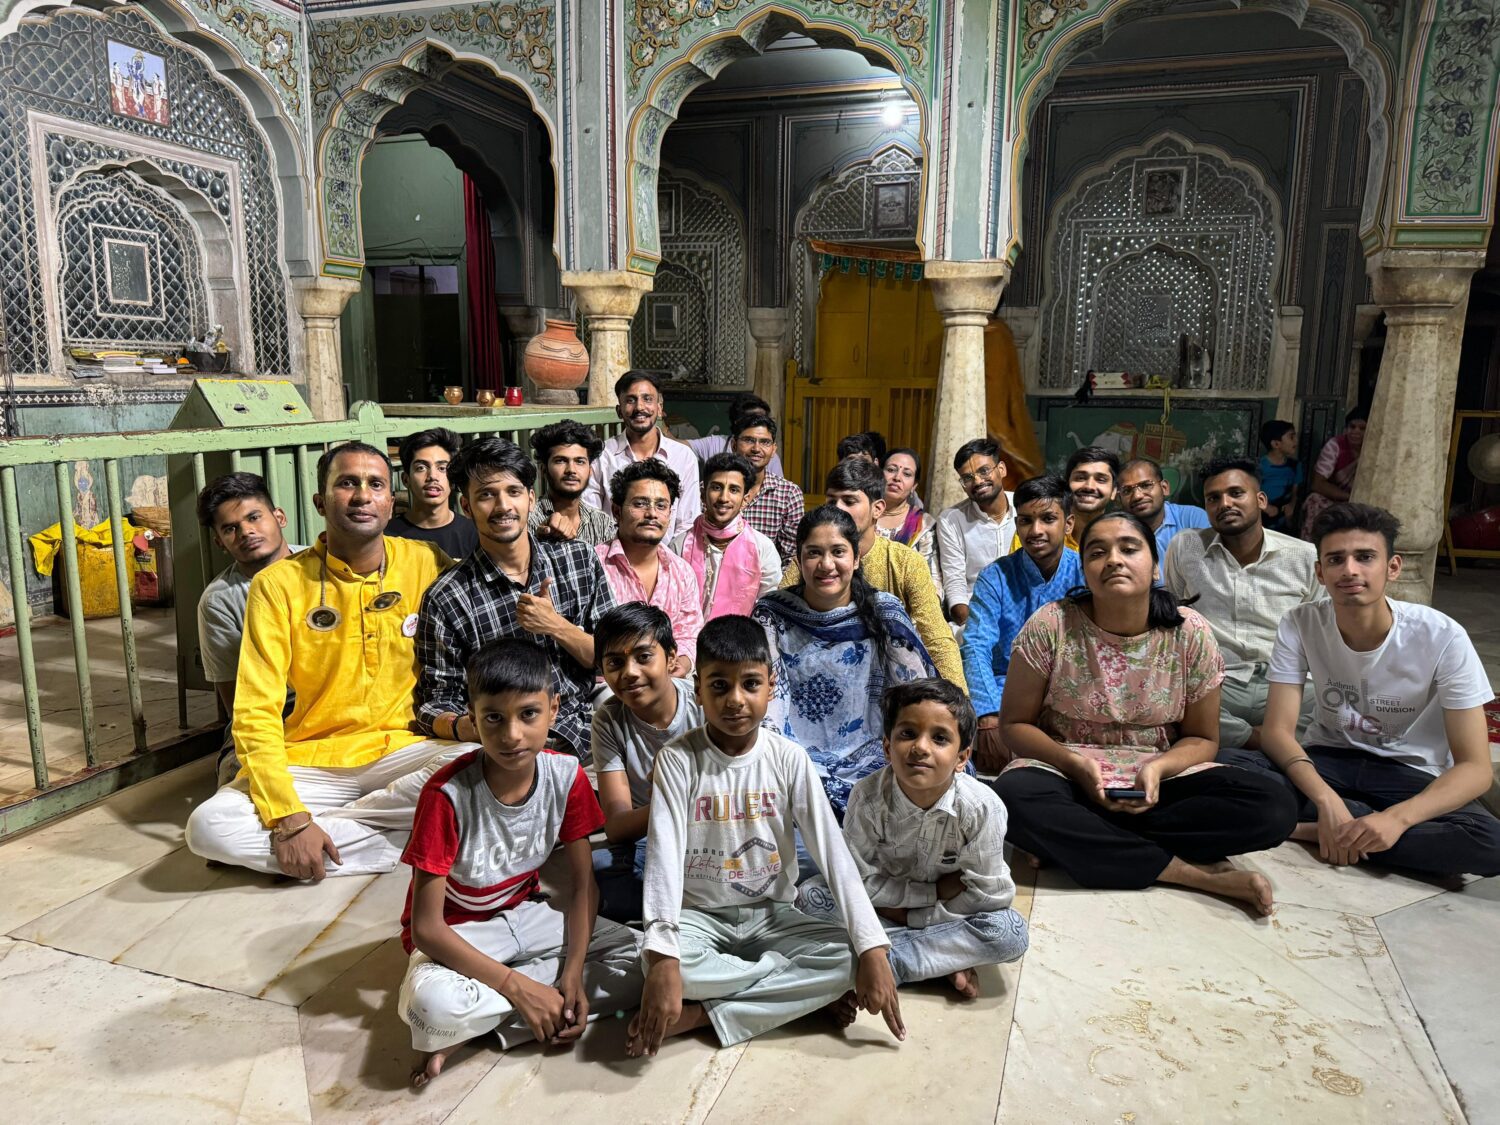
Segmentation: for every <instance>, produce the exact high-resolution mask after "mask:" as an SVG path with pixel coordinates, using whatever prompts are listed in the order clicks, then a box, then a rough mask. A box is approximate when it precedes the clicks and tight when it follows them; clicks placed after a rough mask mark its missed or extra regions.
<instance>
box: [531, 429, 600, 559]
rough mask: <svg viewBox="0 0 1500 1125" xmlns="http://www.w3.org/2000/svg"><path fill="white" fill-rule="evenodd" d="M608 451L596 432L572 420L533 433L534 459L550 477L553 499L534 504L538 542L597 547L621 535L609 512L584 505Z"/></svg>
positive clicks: (533, 527)
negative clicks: (573, 542) (577, 542)
mask: <svg viewBox="0 0 1500 1125" xmlns="http://www.w3.org/2000/svg"><path fill="white" fill-rule="evenodd" d="M603 449H604V443H603V442H602V441H600V440H599V438H598V437H597V436H596V435H595V433H594V431H593V430H591V429H589V428H588V427H587V426H585V425H583V424H582V423H580V422H575V421H573V420H572V419H571V418H569V419H567V420H566V421H562V422H554V423H552V425H550V426H543V427H542V428H541V429H540V430H538V431H537V432H536V433H534V434H532V435H531V452H532V456H534V457H535V458H536V463H537V465H538V467H540V468H541V470H542V474H543V475H544V476H545V477H546V478H547V495H546V496H544V497H542V498H541V499H540V500H538V501H537V502H536V504H534V505H533V506H532V509H531V516H530V517H529V520H528V522H529V525H530V527H531V530H532V532H534V533H535V535H536V537H537V538H538V539H548V540H557V541H562V540H568V539H578V540H581V541H582V542H584V543H587V544H588V545H589V546H590V547H597V546H599V544H601V543H608V542H609V541H610V540H611V539H613V538H614V537H615V521H614V520H613V519H611V518H610V516H609V513H607V512H601V511H600V510H599V509H598V508H594V507H591V506H590V505H588V504H585V503H583V493H584V490H585V489H586V488H588V485H589V472H590V469H589V466H590V465H592V464H593V463H594V462H595V461H597V460H598V459H599V454H600V452H602V451H603Z"/></svg>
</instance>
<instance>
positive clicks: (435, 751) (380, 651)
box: [187, 442, 468, 882]
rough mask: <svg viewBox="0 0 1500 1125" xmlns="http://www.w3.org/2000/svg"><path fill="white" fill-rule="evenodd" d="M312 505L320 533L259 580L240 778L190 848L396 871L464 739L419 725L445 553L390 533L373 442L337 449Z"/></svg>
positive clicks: (197, 819)
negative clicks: (424, 654) (421, 808)
mask: <svg viewBox="0 0 1500 1125" xmlns="http://www.w3.org/2000/svg"><path fill="white" fill-rule="evenodd" d="M313 501H314V503H315V504H316V505H317V509H318V511H319V512H320V513H322V515H323V518H324V521H325V524H326V530H325V531H324V532H323V534H322V535H321V536H319V538H318V542H317V543H316V544H315V545H314V546H313V547H312V548H310V549H309V550H306V551H301V552H299V553H297V554H295V555H293V556H291V557H290V558H285V559H282V560H280V561H279V562H273V563H271V564H270V565H269V566H267V567H266V568H265V569H263V570H261V571H260V572H259V573H257V574H256V575H255V577H254V579H252V581H251V583H250V592H249V595H248V596H247V598H246V603H245V636H244V640H243V641H242V642H241V646H240V655H239V667H238V670H237V673H236V677H235V691H234V718H233V722H232V732H233V736H234V744H235V747H236V749H237V751H238V753H239V757H240V766H241V768H240V774H239V776H238V777H237V778H236V779H235V781H234V782H233V783H232V784H230V785H226V786H224V787H223V788H221V789H220V790H219V791H218V792H217V793H216V794H214V796H213V797H211V798H210V799H209V800H207V801H205V802H204V803H203V804H201V805H199V806H198V808H197V809H195V810H194V812H193V815H192V816H191V817H190V818H189V819H188V824H187V845H188V848H189V849H190V850H191V851H193V852H194V853H195V854H197V855H200V856H203V857H204V858H205V859H209V860H214V861H216V862H219V863H225V864H232V865H235V866H240V867H249V868H252V869H254V870H256V871H264V872H267V873H268V874H281V875H289V876H291V877H292V878H294V879H310V880H312V881H313V882H318V881H320V880H321V879H322V878H323V877H324V876H325V875H365V874H371V873H374V872H380V871H390V870H392V869H394V868H395V866H396V864H397V863H398V862H399V861H400V858H401V852H402V849H403V847H404V846H405V843H406V836H407V832H408V830H409V829H410V827H411V822H412V815H413V812H414V811H415V809H416V802H417V796H418V794H420V792H421V790H422V786H423V784H424V783H425V782H426V780H427V778H428V777H430V776H431V775H432V774H433V773H435V772H436V771H437V770H438V769H439V768H440V767H441V766H442V764H443V763H444V762H446V761H447V760H449V759H451V758H453V757H454V756H456V755H457V754H460V753H462V752H463V751H464V750H466V749H468V747H465V746H461V745H455V744H454V743H453V742H450V741H446V740H437V739H429V738H425V737H424V736H423V735H422V734H420V733H417V732H416V731H415V730H414V729H413V722H414V720H415V713H414V711H413V709H412V689H413V688H414V687H415V686H416V679H417V675H416V658H415V653H414V649H413V636H414V635H415V633H416V623H417V606H418V604H419V603H420V602H421V600H422V595H423V594H424V593H425V592H426V590H427V588H428V587H429V586H430V585H431V584H432V583H433V582H434V581H435V580H436V579H437V577H438V575H439V574H440V573H441V572H442V570H443V568H444V567H446V566H447V565H449V560H448V557H447V556H446V555H444V554H443V553H442V551H441V550H439V549H438V548H437V547H436V546H435V545H434V544H432V543H427V542H422V541H419V540H414V539H395V538H387V537H386V535H385V529H386V525H387V524H388V523H389V522H390V519H391V510H392V501H391V466H390V462H389V461H388V460H387V459H386V455H385V454H384V453H383V452H381V451H380V450H379V449H376V448H375V447H374V446H370V445H365V444H364V443H363V442H348V443H346V444H344V445H340V446H336V447H335V448H333V449H331V450H329V451H328V452H327V453H325V454H324V455H323V457H322V458H321V459H320V460H319V461H318V491H317V493H316V494H315V495H314V497H313ZM288 689H290V690H291V691H292V692H294V693H295V695H296V703H295V705H294V706H293V708H292V710H291V713H290V714H288V715H286V717H285V718H284V719H283V717H282V712H283V709H284V707H285V705H286V701H287V693H288Z"/></svg>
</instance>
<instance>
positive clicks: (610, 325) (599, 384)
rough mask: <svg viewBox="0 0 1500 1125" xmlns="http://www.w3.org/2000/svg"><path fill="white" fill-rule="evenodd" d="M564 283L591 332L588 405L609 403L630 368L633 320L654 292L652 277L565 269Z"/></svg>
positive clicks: (639, 274) (621, 272) (618, 271)
mask: <svg viewBox="0 0 1500 1125" xmlns="http://www.w3.org/2000/svg"><path fill="white" fill-rule="evenodd" d="M562 283H563V285H565V286H566V287H567V288H568V289H570V290H571V291H572V293H573V296H574V297H576V298H577V300H578V315H579V317H580V318H581V319H582V320H583V322H584V325H585V326H586V327H587V328H588V331H589V385H588V404H589V405H590V406H607V405H610V404H612V403H613V402H614V393H615V392H614V386H615V380H616V379H618V378H619V377H620V376H621V375H623V374H624V373H625V372H626V371H628V370H630V322H631V320H632V319H633V318H634V317H635V310H636V309H637V308H639V307H640V303H641V297H642V296H644V295H645V294H647V293H649V292H651V284H652V282H651V278H649V277H647V276H646V275H645V274H643V273H633V272H631V271H629V270H565V271H563V275H562Z"/></svg>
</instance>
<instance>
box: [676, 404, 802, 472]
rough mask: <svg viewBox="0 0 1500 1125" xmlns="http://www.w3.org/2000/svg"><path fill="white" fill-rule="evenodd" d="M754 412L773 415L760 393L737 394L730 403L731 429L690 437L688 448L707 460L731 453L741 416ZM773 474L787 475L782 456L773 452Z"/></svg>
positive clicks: (767, 415)
mask: <svg viewBox="0 0 1500 1125" xmlns="http://www.w3.org/2000/svg"><path fill="white" fill-rule="evenodd" d="M752 414H760V415H763V416H764V417H766V418H769V417H770V416H771V404H770V403H769V402H767V401H766V400H765V399H763V398H761V397H760V395H756V394H749V393H746V394H742V395H735V396H734V398H733V399H732V400H731V401H730V403H729V429H728V430H727V431H726V432H725V433H722V434H709V435H708V436H707V437H699V438H689V439H688V442H687V444H688V448H689V449H691V450H692V451H693V452H694V453H696V454H697V455H698V460H699V461H700V462H701V461H707V460H708V459H709V458H710V457H716V456H718V455H719V454H720V453H731V452H733V450H732V449H731V448H730V446H731V443H732V442H733V441H734V431H735V430H736V429H737V428H738V427H739V424H740V419H741V418H748V417H750V415H752ZM770 469H771V475H772V476H777V477H784V476H786V473H785V471H783V469H782V467H781V458H780V457H778V456H777V455H776V454H774V453H773V454H771V464H770Z"/></svg>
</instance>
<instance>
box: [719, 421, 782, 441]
mask: <svg viewBox="0 0 1500 1125" xmlns="http://www.w3.org/2000/svg"><path fill="white" fill-rule="evenodd" d="M746 430H766V431H767V432H769V433H770V435H771V440H772V441H775V440H776V434H777V432H778V431H777V429H776V419H775V418H772V417H771V416H770V415H769V414H741V415H740V416H739V417H738V418H736V419H734V420H733V421H732V422H730V423H729V440H730V441H734V440H735V439H736V438H738V437H739V436H740V435H741V434H742V433H744V432H745V431H746Z"/></svg>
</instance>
